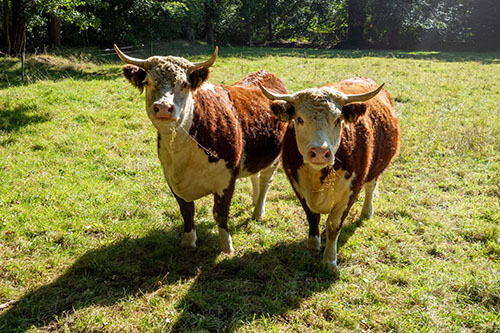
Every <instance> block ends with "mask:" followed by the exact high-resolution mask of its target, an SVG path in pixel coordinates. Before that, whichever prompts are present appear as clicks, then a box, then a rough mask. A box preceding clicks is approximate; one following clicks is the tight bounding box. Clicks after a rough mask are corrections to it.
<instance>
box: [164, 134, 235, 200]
mask: <svg viewBox="0 0 500 333" xmlns="http://www.w3.org/2000/svg"><path fill="white" fill-rule="evenodd" d="M167 145H168V146H167ZM158 155H159V158H160V162H161V164H162V167H163V172H164V174H165V178H166V180H167V183H168V185H169V186H170V188H171V189H172V191H173V192H174V193H175V194H176V195H177V196H179V197H181V198H182V199H184V200H186V201H188V202H190V201H193V200H196V199H199V198H201V197H204V196H206V195H208V194H218V195H222V194H223V192H224V190H225V189H226V188H227V187H228V186H229V183H230V181H231V171H230V170H229V169H228V168H227V166H226V162H225V161H224V160H222V159H221V160H219V161H217V162H209V161H208V155H207V154H206V153H205V151H204V150H203V149H201V148H199V146H198V144H196V143H195V142H194V141H193V140H192V138H190V137H187V136H184V137H180V138H179V137H177V138H176V140H175V141H172V140H168V139H164V138H163V137H162V140H161V142H160V150H159V152H158Z"/></svg>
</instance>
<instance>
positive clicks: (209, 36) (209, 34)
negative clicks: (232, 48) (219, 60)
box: [203, 23, 215, 45]
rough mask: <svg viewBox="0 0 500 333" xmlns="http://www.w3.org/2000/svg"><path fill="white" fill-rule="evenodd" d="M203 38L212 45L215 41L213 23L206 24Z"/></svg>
mask: <svg viewBox="0 0 500 333" xmlns="http://www.w3.org/2000/svg"><path fill="white" fill-rule="evenodd" d="M203 40H204V41H205V42H207V43H209V44H212V45H213V44H214V43H215V32H214V25H213V24H212V23H209V24H208V26H207V29H206V32H205V38H203Z"/></svg>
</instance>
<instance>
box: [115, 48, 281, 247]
mask: <svg viewBox="0 0 500 333" xmlns="http://www.w3.org/2000/svg"><path fill="white" fill-rule="evenodd" d="M114 47H115V51H116V53H117V54H118V56H119V57H120V58H121V59H122V61H123V62H125V65H124V66H123V74H124V76H125V78H126V79H127V80H128V81H130V82H131V83H132V84H133V85H134V86H136V87H137V88H138V89H139V90H140V91H141V92H142V91H143V90H144V89H145V90H146V94H145V95H146V112H147V115H148V117H149V119H150V120H151V122H152V123H153V125H154V127H155V128H156V130H157V132H158V143H157V144H158V156H159V160H160V163H161V165H162V167H163V173H164V176H165V179H166V181H167V184H168V186H169V187H170V189H171V192H172V194H173V196H174V197H175V199H176V200H177V203H178V205H179V208H180V212H181V215H182V218H183V221H184V233H183V235H182V239H181V244H180V245H181V246H182V247H188V248H189V247H191V248H194V247H196V239H197V237H196V231H195V225H194V214H195V206H194V201H195V200H197V199H199V198H201V197H204V196H207V195H210V194H213V196H214V205H213V216H214V219H215V221H216V222H217V224H218V229H219V237H218V242H219V247H220V248H221V250H222V251H224V252H227V253H232V252H233V251H234V248H233V245H232V240H231V235H230V233H229V229H228V216H229V207H230V204H231V198H232V196H233V192H234V186H235V181H236V179H237V178H241V177H247V176H250V177H251V181H252V187H253V202H254V205H255V207H254V211H253V215H252V218H253V219H259V218H261V217H263V216H264V214H265V201H266V196H267V193H268V190H269V187H270V184H271V180H272V177H273V174H274V171H275V169H276V167H277V164H278V162H279V157H280V154H281V146H282V143H283V137H284V134H285V130H286V126H287V124H285V123H283V122H281V121H280V120H279V119H278V118H277V117H276V116H275V115H274V113H273V112H272V110H271V108H270V105H271V101H270V100H269V99H267V98H266V97H265V96H264V95H263V94H262V92H261V90H260V89H259V87H258V85H257V84H258V83H261V84H264V85H266V86H269V87H272V89H273V90H275V91H278V92H280V93H285V94H286V93H288V90H287V88H286V86H285V84H284V83H283V82H282V81H281V80H280V79H279V78H278V77H276V76H275V75H274V74H272V73H268V72H266V71H264V70H261V71H258V72H255V73H251V74H249V75H248V76H246V77H244V78H243V79H241V80H240V81H238V82H236V83H234V84H233V85H223V84H211V83H209V82H207V79H208V76H209V73H210V69H209V68H210V66H212V64H213V63H214V62H215V59H216V57H217V52H218V48H215V51H214V53H213V55H212V57H211V58H210V59H209V60H207V61H204V62H199V63H192V62H190V61H188V60H187V59H185V58H182V57H175V56H152V57H149V58H147V59H139V58H135V57H131V56H128V55H126V54H124V53H123V52H122V51H121V50H120V49H119V48H118V47H117V46H116V45H115V46H114Z"/></svg>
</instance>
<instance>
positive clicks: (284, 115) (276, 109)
mask: <svg viewBox="0 0 500 333" xmlns="http://www.w3.org/2000/svg"><path fill="white" fill-rule="evenodd" d="M271 110H272V111H273V113H274V114H275V115H276V116H277V117H278V118H279V119H280V120H281V121H285V122H286V121H290V120H291V119H292V117H293V115H294V113H295V108H294V107H293V105H292V104H291V103H289V102H285V101H274V102H272V103H271Z"/></svg>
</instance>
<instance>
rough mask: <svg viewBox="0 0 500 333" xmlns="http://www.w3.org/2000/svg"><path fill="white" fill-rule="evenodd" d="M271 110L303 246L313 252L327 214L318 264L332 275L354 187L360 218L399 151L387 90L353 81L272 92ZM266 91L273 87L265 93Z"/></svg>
mask: <svg viewBox="0 0 500 333" xmlns="http://www.w3.org/2000/svg"><path fill="white" fill-rule="evenodd" d="M260 87H261V89H262V92H263V93H264V94H265V95H266V96H267V97H268V98H269V99H271V100H275V101H274V102H273V104H272V106H271V108H272V109H273V111H274V112H275V113H276V114H277V115H278V117H279V118H280V119H281V120H282V121H287V122H290V125H289V126H288V128H287V131H286V133H285V138H284V142H283V152H282V160H283V167H284V169H285V173H286V175H287V177H288V179H289V181H290V183H291V185H292V187H293V190H294V191H295V193H296V195H297V197H298V199H299V201H300V203H301V205H302V207H303V209H304V211H305V214H306V217H307V221H308V223H309V238H308V241H307V246H308V248H310V249H314V250H318V251H319V250H320V246H321V238H320V234H319V221H320V218H321V214H328V218H327V222H326V230H325V233H326V246H325V250H324V253H323V259H322V262H323V263H325V264H326V265H327V266H328V267H330V268H331V269H332V270H333V271H337V240H338V236H339V234H340V230H341V229H342V225H343V223H344V220H345V218H346V217H347V214H348V213H349V210H350V208H351V206H352V205H353V203H354V202H355V201H356V199H357V197H358V194H359V192H360V190H361V188H364V191H365V200H364V203H363V207H362V210H361V216H362V218H370V217H372V215H373V193H374V191H375V188H376V186H377V182H378V179H379V177H380V174H381V173H382V172H383V171H384V169H386V168H387V167H388V165H389V164H390V163H391V161H392V160H393V159H394V158H395V156H396V155H397V154H398V151H399V123H398V118H397V116H396V113H395V110H394V103H393V101H392V99H391V96H390V95H389V93H388V92H387V91H386V90H385V89H383V84H382V85H381V86H378V87H377V85H376V83H375V82H374V81H373V80H371V79H368V78H353V79H349V80H345V81H342V82H338V83H330V84H326V85H324V86H321V87H319V88H311V89H305V90H302V91H299V92H296V93H294V94H281V93H278V92H271V91H270V90H268V89H266V88H265V87H264V84H262V85H260ZM270 89H271V90H272V88H270Z"/></svg>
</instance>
